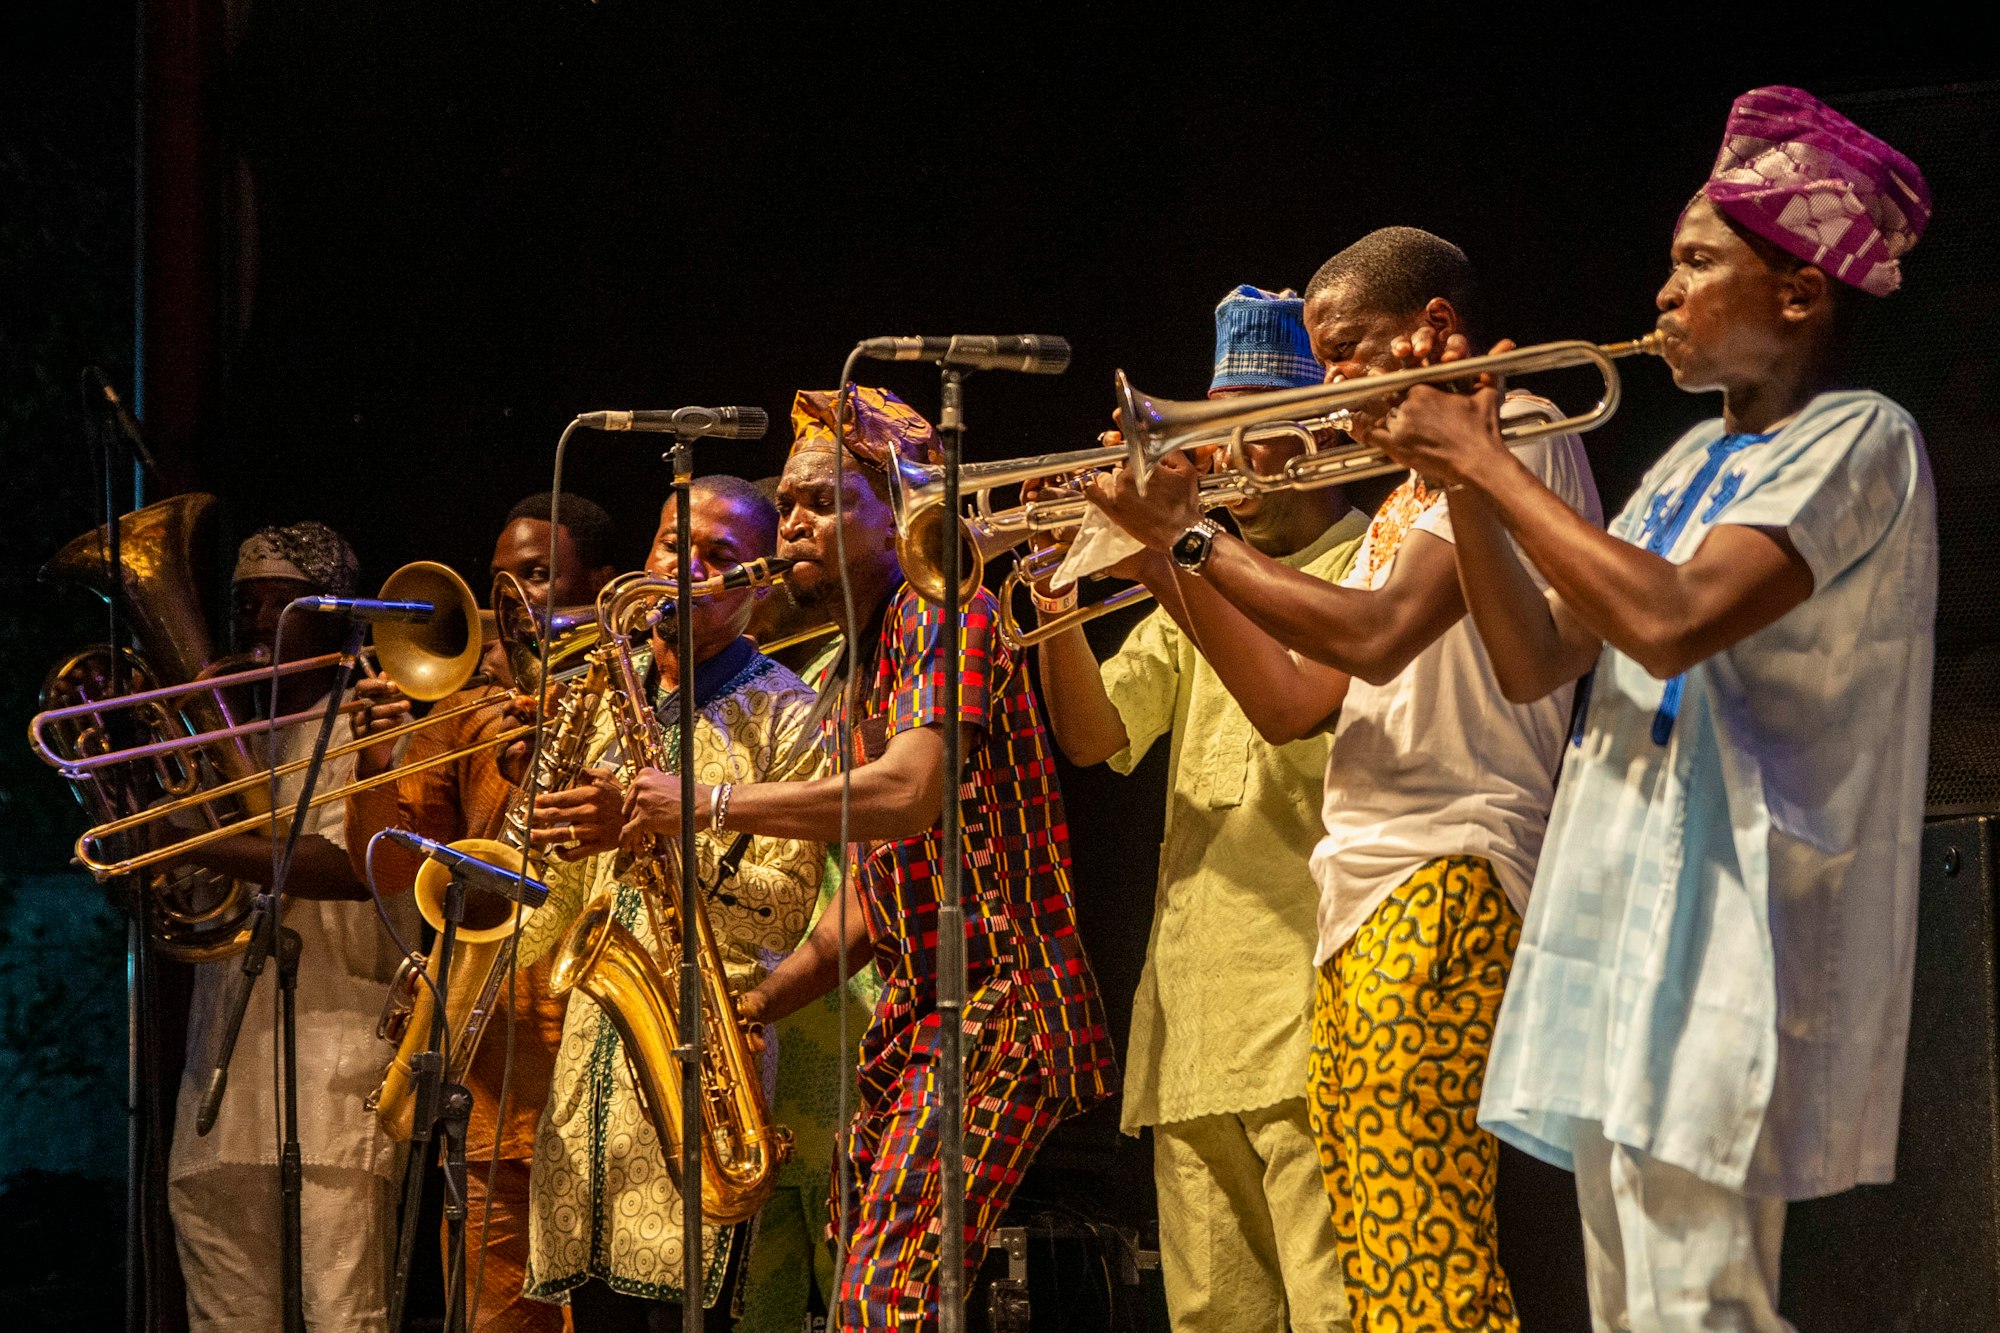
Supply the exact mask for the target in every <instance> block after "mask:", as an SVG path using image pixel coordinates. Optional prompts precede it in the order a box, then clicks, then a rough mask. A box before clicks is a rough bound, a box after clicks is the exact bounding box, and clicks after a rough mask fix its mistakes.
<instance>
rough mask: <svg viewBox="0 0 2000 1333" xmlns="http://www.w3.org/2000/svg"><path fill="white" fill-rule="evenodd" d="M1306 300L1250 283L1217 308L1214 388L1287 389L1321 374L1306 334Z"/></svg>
mask: <svg viewBox="0 0 2000 1333" xmlns="http://www.w3.org/2000/svg"><path fill="white" fill-rule="evenodd" d="M1305 310H1306V303H1305V302H1304V301H1302V300H1300V299H1299V294H1298V293H1297V292H1295V291H1293V290H1292V289H1291V288H1289V287H1287V288H1285V290H1284V291H1282V292H1267V291H1265V290H1264V289H1263V288H1261V287H1252V286H1249V285H1248V284H1246V285H1244V286H1241V287H1238V288H1237V289H1236V290H1235V291H1233V292H1231V293H1229V295H1227V296H1225V297H1223V298H1222V303H1221V304H1220V305H1218V306H1216V307H1215V378H1214V379H1212V380H1210V381H1209V384H1208V391H1209V392H1210V393H1214V392H1215V391H1216V390H1217V389H1290V388H1296V387H1298V386H1300V385H1305V384H1318V383H1319V382H1320V381H1321V380H1322V379H1323V378H1325V372H1324V371H1323V370H1321V369H1320V364H1319V362H1318V361H1316V360H1314V359H1313V352H1312V340H1311V339H1310V338H1308V337H1307V336H1306V324H1305Z"/></svg>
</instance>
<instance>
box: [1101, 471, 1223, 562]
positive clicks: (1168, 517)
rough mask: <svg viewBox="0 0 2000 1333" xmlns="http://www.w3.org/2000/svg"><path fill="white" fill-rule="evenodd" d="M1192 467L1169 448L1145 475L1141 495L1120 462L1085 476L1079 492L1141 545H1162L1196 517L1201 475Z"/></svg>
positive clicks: (1169, 542) (1168, 545) (1150, 547)
mask: <svg viewBox="0 0 2000 1333" xmlns="http://www.w3.org/2000/svg"><path fill="white" fill-rule="evenodd" d="M1195 468H1196V465H1195V464H1194V463H1193V462H1192V461H1190V460H1189V459H1187V458H1185V457H1183V456H1181V455H1180V454H1169V455H1168V456H1167V457H1165V458H1163V459H1161V460H1160V462H1159V465H1158V466H1157V467H1155V468H1154V469H1153V473H1152V475H1151V476H1150V477H1149V478H1147V482H1146V493H1145V494H1144V495H1141V494H1139V484H1138V482H1137V480H1135V479H1134V477H1133V476H1132V472H1131V469H1130V468H1126V467H1120V468H1117V469H1116V470H1114V471H1113V472H1111V473H1110V474H1109V475H1103V474H1100V475H1098V476H1095V477H1088V478H1085V479H1084V483H1083V493H1084V494H1085V495H1087V496H1089V497H1090V502H1091V503H1092V504H1094V505H1096V506H1097V507H1098V508H1099V509H1102V510H1103V511H1104V512H1105V513H1107V514H1109V515H1110V516H1111V520H1112V522H1114V523H1116V524H1117V525H1118V526H1119V527H1121V528H1123V529H1125V531H1126V532H1128V533H1130V534H1131V535H1132V536H1133V537H1134V538H1135V539H1137V540H1138V541H1140V542H1142V543H1144V544H1145V546H1146V549H1147V550H1149V551H1166V550H1168V549H1169V548H1171V547H1172V546H1173V544H1174V542H1175V541H1176V540H1177V539H1179V537H1180V535H1181V534H1182V533H1184V532H1186V531H1187V530H1188V529H1189V528H1191V527H1193V526H1194V525H1195V524H1196V523H1198V522H1200V521H1201V501H1200V498H1199V495H1200V492H1199V487H1200V484H1201V477H1200V476H1199V474H1198V473H1197V472H1196V470H1195Z"/></svg>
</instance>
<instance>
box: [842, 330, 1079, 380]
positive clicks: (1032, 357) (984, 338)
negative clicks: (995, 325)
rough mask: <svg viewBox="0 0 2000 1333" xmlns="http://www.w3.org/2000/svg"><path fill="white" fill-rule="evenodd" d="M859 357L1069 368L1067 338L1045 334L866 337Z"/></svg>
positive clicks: (965, 366)
mask: <svg viewBox="0 0 2000 1333" xmlns="http://www.w3.org/2000/svg"><path fill="white" fill-rule="evenodd" d="M860 351H861V355H863V356H865V357H868V358H870V359H872V360H875V361H935V362H937V363H938V364H939V365H941V366H950V367H952V368H954V369H957V370H1016V371H1019V372H1020V373H1022V374H1024V375H1060V374H1062V373H1063V372H1064V371H1065V370H1068V369H1069V339H1067V338H1058V337H1055V336H1054V335H1053V334H1047V333H1014V334H1005V335H999V336H995V335H993V334H979V333H954V334H952V335H951V336H950V337H946V338H869V339H867V340H865V341H864V342H863V343H862V344H861V348H860Z"/></svg>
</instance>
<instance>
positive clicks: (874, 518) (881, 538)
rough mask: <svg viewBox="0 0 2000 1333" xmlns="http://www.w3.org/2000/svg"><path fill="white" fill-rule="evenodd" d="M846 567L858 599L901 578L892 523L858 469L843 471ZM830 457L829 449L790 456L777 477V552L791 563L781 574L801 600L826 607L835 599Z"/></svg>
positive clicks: (836, 571)
mask: <svg viewBox="0 0 2000 1333" xmlns="http://www.w3.org/2000/svg"><path fill="white" fill-rule="evenodd" d="M841 479H842V481H843V482H844V483H845V485H844V487H843V488H842V490H841V493H840V499H841V504H842V506H843V507H844V509H845V514H846V520H847V521H846V528H845V536H846V546H847V565H848V569H849V570H850V571H851V572H852V573H853V574H854V575H855V577H856V580H857V583H859V584H861V585H862V589H861V597H862V599H863V600H866V599H868V598H869V597H870V596H872V593H873V591H876V590H881V591H886V590H887V589H888V588H890V587H893V586H894V585H895V583H896V582H897V581H898V580H900V578H901V577H902V574H901V570H900V567H899V566H898V565H897V563H896V553H895V546H896V522H895V515H894V514H893V512H892V511H891V510H890V508H889V503H888V501H886V500H884V499H883V498H882V497H881V496H879V495H877V494H876V493H875V488H874V487H873V486H871V485H869V483H868V481H867V479H866V478H865V477H864V476H863V475H862V472H861V469H860V468H859V467H858V466H856V465H854V464H852V463H850V464H849V465H848V466H847V467H846V468H844V469H842V478H841ZM834 495H835V492H834V460H833V455H832V454H831V453H827V452H823V451H814V452H811V453H804V454H794V455H793V456H792V458H791V459H790V461H788V462H787V463H786V464H785V474H784V476H783V477H781V478H779V480H778V554H779V555H780V556H782V557H784V558H785V559H787V560H792V561H795V562H797V563H795V564H794V565H793V566H792V568H791V572H790V573H789V574H787V575H786V577H787V579H789V580H790V582H791V585H792V589H793V591H794V592H795V593H796V594H797V596H798V599H799V601H800V602H802V603H805V604H808V605H813V606H819V607H825V606H831V605H832V604H833V603H834V602H836V601H838V600H839V597H840V566H839V560H840V556H839V548H838V546H837V545H836V544H835V540H834V539H835V532H836V523H835V508H834Z"/></svg>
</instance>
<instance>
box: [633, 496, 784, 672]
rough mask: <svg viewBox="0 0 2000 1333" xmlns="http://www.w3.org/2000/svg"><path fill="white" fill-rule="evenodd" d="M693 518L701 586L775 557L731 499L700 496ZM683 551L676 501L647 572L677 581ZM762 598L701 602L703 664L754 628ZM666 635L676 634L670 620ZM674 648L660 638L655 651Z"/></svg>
mask: <svg viewBox="0 0 2000 1333" xmlns="http://www.w3.org/2000/svg"><path fill="white" fill-rule="evenodd" d="M689 517H690V518H691V519H692V520H693V522H692V523H691V524H690V525H689V531H690V532H692V533H693V534H694V540H693V542H692V543H691V544H690V545H689V548H688V559H689V566H690V567H689V571H688V572H689V573H690V574H691V575H692V576H693V578H694V580H695V581H696V582H697V583H699V582H700V581H701V580H703V579H705V578H709V577H710V576H712V575H715V574H720V573H721V572H722V571H723V570H725V569H728V568H729V567H730V566H731V565H740V564H742V563H743V562H744V561H745V560H755V559H757V558H758V557H759V556H763V555H767V554H769V552H768V551H766V550H763V549H760V547H761V546H762V543H760V542H759V540H758V532H759V525H758V524H757V523H756V522H755V521H754V520H753V519H751V518H750V517H749V516H748V515H746V514H744V513H743V512H741V511H740V510H739V508H738V506H737V504H736V502H735V501H733V500H731V499H730V498H729V497H728V496H726V495H721V494H718V493H716V492H713V491H696V492H695V494H694V497H693V502H692V504H691V506H690V513H689ZM762 531H764V532H766V533H768V532H769V531H770V529H769V528H763V529H762ZM678 546H679V541H678V525H677V523H676V521H675V514H674V506H673V504H672V502H671V501H670V502H668V504H667V505H666V507H665V508H663V509H662V510H661V511H660V530H659V531H658V532H657V533H656V534H654V537H653V549H652V551H651V553H650V554H648V555H647V557H646V572H647V573H649V574H658V575H660V576H661V577H663V578H673V577H674V575H675V573H676V571H677V569H678V560H677V557H676V555H675V552H676V550H677V549H678ZM757 596H758V593H757V591H756V590H753V589H749V588H738V589H734V590H732V591H730V592H725V593H718V594H716V595H715V596H713V597H703V598H701V599H699V600H698V601H696V602H695V604H694V654H695V660H696V661H697V662H705V661H707V660H708V659H709V658H711V657H713V656H715V654H717V653H719V652H721V651H722V650H723V649H724V648H727V647H728V646H729V645H730V644H731V643H733V642H735V641H736V639H737V638H738V637H739V636H740V635H741V634H742V633H743V629H744V627H745V626H746V625H748V624H749V623H750V612H751V609H752V607H753V605H754V603H755V601H756V598H757ZM660 630H661V632H663V633H665V634H668V635H671V634H672V633H673V632H674V630H673V626H672V624H671V623H670V622H669V621H662V622H661V623H660ZM672 648H673V644H672V643H671V642H667V641H664V640H663V639H662V638H661V637H660V635H659V634H656V635H655V636H654V643H653V650H654V651H655V652H668V651H671V650H672Z"/></svg>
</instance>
